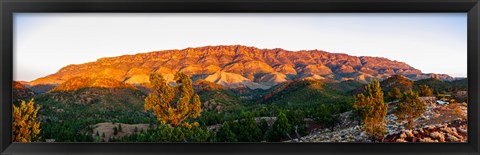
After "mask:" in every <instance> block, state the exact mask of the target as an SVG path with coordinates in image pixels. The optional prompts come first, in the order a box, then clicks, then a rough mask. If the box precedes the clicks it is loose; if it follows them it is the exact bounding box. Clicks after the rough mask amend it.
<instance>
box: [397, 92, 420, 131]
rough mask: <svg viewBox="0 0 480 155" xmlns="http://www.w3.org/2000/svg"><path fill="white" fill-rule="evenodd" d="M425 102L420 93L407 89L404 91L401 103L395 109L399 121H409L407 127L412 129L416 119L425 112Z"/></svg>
mask: <svg viewBox="0 0 480 155" xmlns="http://www.w3.org/2000/svg"><path fill="white" fill-rule="evenodd" d="M425 109H426V106H425V103H424V102H423V101H422V100H420V99H419V98H418V93H416V92H414V91H412V90H411V89H410V90H407V91H406V92H404V93H403V95H402V98H401V99H400V103H399V104H398V105H397V108H396V109H395V115H396V116H397V118H398V121H404V120H406V121H407V124H406V126H405V127H407V128H408V129H411V128H412V127H413V126H414V125H415V124H414V120H415V119H416V118H417V117H419V116H420V115H421V114H422V113H423V112H425Z"/></svg>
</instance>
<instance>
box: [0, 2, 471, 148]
mask: <svg viewBox="0 0 480 155" xmlns="http://www.w3.org/2000/svg"><path fill="white" fill-rule="evenodd" d="M479 2H480V1H479V0H84V1H80V0H68V1H66V0H1V3H0V11H1V12H0V13H1V15H0V17H1V33H0V34H1V44H0V48H1V50H2V51H1V60H0V61H1V63H0V64H1V67H0V87H1V93H0V99H1V104H0V117H1V118H0V126H1V127H0V133H1V135H0V152H1V153H2V154H9V155H10V154H67V153H75V154H435V155H439V154H441V155H443V154H452V155H453V154H455V155H462V154H463V155H475V154H477V155H478V154H479V152H480V150H479V149H480V143H479V140H480V137H479V135H478V134H479V133H480V132H479V125H480V123H479V119H478V118H480V113H479V106H478V104H479V100H478V99H479V97H478V93H479V92H478V88H479V87H480V85H479V82H478V81H479V69H480V68H479V67H480V57H479V54H478V53H480V48H479V43H480V42H479V37H480V32H479V28H480V16H479V15H480V3H479ZM16 12H30V13H34V12H57V13H72V12H76V13H87V12H97V13H99V12H102V13H106V12H109V13H110V12H134V13H146V12H158V13H162V12H189V13H191V12H198V13H202V12H203V13H206V12H208V13H221V12H222V13H225V12H227V13H228V12H229V13H231V12H250V13H252V12H255V13H267V12H268V13H277V12H278V13H280V12H292V13H306V12H308V13H312V12H330V13H332V12H359V13H360V12H429V13H440V12H466V13H468V74H467V76H468V86H469V87H468V99H469V103H470V104H468V121H469V125H468V131H469V135H468V143H12V140H11V139H12V135H11V131H12V130H11V126H12V122H11V119H12V115H11V114H12V105H11V103H12V98H11V97H12V70H13V63H12V61H13V57H12V56H13V30H12V29H13V23H12V19H13V13H16ZM392 31H395V30H392Z"/></svg>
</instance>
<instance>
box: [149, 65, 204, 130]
mask: <svg viewBox="0 0 480 155" xmlns="http://www.w3.org/2000/svg"><path fill="white" fill-rule="evenodd" d="M174 80H175V81H176V83H177V86H171V85H170V84H168V83H167V81H166V80H165V79H164V78H163V76H162V75H160V74H157V73H152V74H151V75H150V83H151V84H152V86H153V90H152V92H151V93H150V94H149V95H148V97H147V98H146V99H145V105H144V107H145V110H147V111H148V110H153V113H154V115H155V116H156V117H157V120H158V122H160V123H161V124H171V125H172V126H179V125H184V126H191V125H192V124H189V123H188V122H187V120H188V119H190V118H192V119H195V118H197V117H198V116H200V113H201V112H202V109H201V104H200V97H199V96H198V95H197V94H195V93H194V92H193V88H192V81H191V80H190V78H189V77H188V75H186V74H184V73H181V72H178V73H176V74H175V76H174ZM193 126H198V123H197V122H195V123H193Z"/></svg>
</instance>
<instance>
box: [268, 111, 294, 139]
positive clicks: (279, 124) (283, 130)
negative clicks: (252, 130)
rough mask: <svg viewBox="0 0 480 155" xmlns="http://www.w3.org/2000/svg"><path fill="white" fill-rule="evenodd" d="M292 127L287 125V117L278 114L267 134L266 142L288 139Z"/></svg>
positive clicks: (281, 113)
mask: <svg viewBox="0 0 480 155" xmlns="http://www.w3.org/2000/svg"><path fill="white" fill-rule="evenodd" d="M291 130H292V126H291V125H290V123H288V119H287V116H286V115H285V114H284V113H283V112H280V113H279V114H278V116H277V119H276V120H275V122H274V123H273V125H272V128H271V129H270V130H269V131H268V132H267V139H268V141H280V140H281V139H282V138H285V137H290V135H289V134H290V132H291Z"/></svg>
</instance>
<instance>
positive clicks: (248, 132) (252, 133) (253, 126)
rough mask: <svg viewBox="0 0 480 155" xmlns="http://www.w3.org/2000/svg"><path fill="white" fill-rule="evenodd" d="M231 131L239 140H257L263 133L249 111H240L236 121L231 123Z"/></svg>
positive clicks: (259, 139)
mask: <svg viewBox="0 0 480 155" xmlns="http://www.w3.org/2000/svg"><path fill="white" fill-rule="evenodd" d="M231 127H232V131H233V132H234V133H235V135H237V140H238V141H239V142H259V141H261V140H262V138H263V136H262V135H263V133H262V130H261V129H260V127H259V126H258V124H257V122H256V121H255V118H254V117H253V115H252V113H251V112H242V113H241V114H240V118H239V119H238V121H236V122H233V123H232V126H231Z"/></svg>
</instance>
